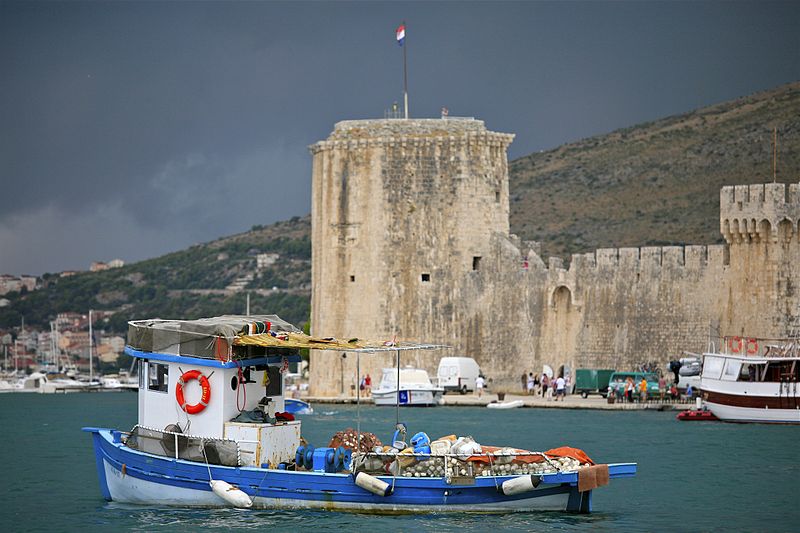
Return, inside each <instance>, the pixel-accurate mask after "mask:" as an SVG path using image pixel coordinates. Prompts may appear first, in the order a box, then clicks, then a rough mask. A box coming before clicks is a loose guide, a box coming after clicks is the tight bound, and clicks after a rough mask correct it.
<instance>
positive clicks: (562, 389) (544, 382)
mask: <svg viewBox="0 0 800 533" xmlns="http://www.w3.org/2000/svg"><path fill="white" fill-rule="evenodd" d="M520 381H521V384H522V393H523V394H527V395H529V396H539V395H541V396H542V398H545V399H547V400H549V399H551V398H553V399H554V401H558V400H559V398H560V399H561V401H562V402H563V401H564V400H565V399H566V395H567V389H568V388H569V378H568V377H567V378H566V379H565V378H564V376H558V377H557V378H551V377H550V376H548V375H547V374H544V373H543V374H542V377H541V378H540V377H539V374H534V373H533V372H528V373H527V374H525V373H523V374H522V378H521V379H520Z"/></svg>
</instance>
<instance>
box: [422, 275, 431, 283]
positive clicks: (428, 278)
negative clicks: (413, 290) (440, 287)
mask: <svg viewBox="0 0 800 533" xmlns="http://www.w3.org/2000/svg"><path fill="white" fill-rule="evenodd" d="M430 280H431V275H430V274H423V275H422V281H425V282H428V281H430Z"/></svg>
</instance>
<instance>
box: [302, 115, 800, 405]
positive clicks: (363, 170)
mask: <svg viewBox="0 0 800 533" xmlns="http://www.w3.org/2000/svg"><path fill="white" fill-rule="evenodd" d="M512 140H513V135H510V134H504V133H495V132H491V131H488V130H487V129H486V128H485V126H484V124H483V122H482V121H479V120H474V119H453V118H449V119H414V120H403V119H385V120H353V121H343V122H339V123H338V124H336V126H335V128H334V131H333V133H332V134H331V135H330V136H329V137H328V139H326V140H324V141H320V142H318V143H316V144H314V145H312V146H311V148H310V149H311V153H312V154H313V178H312V209H311V216H312V298H311V328H312V329H311V331H312V334H315V335H334V336H337V337H344V338H352V337H360V338H367V339H371V340H387V339H393V338H397V339H398V340H409V341H425V342H437V343H443V344H448V345H450V346H453V350H452V351H448V352H443V353H440V352H421V353H411V352H404V354H403V362H404V363H405V364H411V365H415V366H420V367H422V368H425V369H426V370H428V372H429V373H431V375H435V371H436V367H437V364H438V360H439V358H440V357H442V356H443V355H461V354H464V355H467V356H469V357H474V358H475V359H476V360H477V361H478V363H479V364H480V366H481V369H482V370H483V372H484V374H485V375H486V376H488V377H491V378H492V379H493V382H494V385H495V387H498V386H502V387H509V388H517V387H519V385H518V383H519V377H520V376H521V374H522V372H523V371H526V372H527V371H534V372H541V369H542V365H544V364H548V365H550V366H551V367H553V368H554V369H555V370H556V371H558V369H559V368H560V367H561V366H569V367H570V368H572V369H575V368H617V369H620V370H623V369H631V368H633V367H634V366H636V365H638V364H640V363H642V362H645V361H659V362H662V363H663V362H666V361H668V360H670V359H672V358H675V357H677V356H679V355H680V354H681V352H682V351H684V350H687V351H693V352H701V351H703V350H705V349H707V348H708V345H709V340H710V336H711V334H712V333H714V334H716V333H717V332H719V334H720V335H743V336H754V337H770V338H777V337H784V336H786V335H788V334H789V333H791V329H792V328H793V327H794V322H793V317H794V316H796V315H797V309H798V303H800V302H799V301H798V298H799V295H798V291H797V287H798V282H800V275H799V274H798V273H799V272H800V270H798V267H797V265H798V259H800V239H798V233H799V230H800V228H798V223H800V185H798V184H792V185H789V187H788V188H787V187H786V186H785V185H784V184H775V183H773V184H764V185H752V186H741V187H739V186H737V187H724V188H723V189H722V191H721V193H720V204H721V205H720V207H721V212H720V229H721V232H722V234H723V236H724V237H725V240H726V244H724V245H709V246H665V247H643V248H620V249H600V250H596V251H595V252H593V253H587V254H575V255H573V256H572V258H571V261H570V263H569V268H565V267H564V265H563V262H562V261H561V260H560V259H558V258H549V260H548V261H547V262H545V261H544V260H543V259H542V258H541V257H540V256H539V254H538V252H537V251H538V249H539V247H538V245H537V243H531V242H521V241H520V240H519V239H518V238H517V237H516V236H515V235H511V234H510V233H509V207H508V198H509V195H508V159H507V148H508V146H509V144H510V143H511V142H512ZM393 365H394V355H363V356H362V357H361V373H362V375H363V374H365V373H367V372H369V373H370V374H371V375H372V377H373V381H374V382H377V380H379V379H380V376H381V369H382V368H384V367H391V366H393ZM355 374H356V370H355V355H352V354H351V355H349V356H348V357H346V358H343V357H341V354H331V353H330V352H327V353H325V352H312V356H311V392H312V394H314V395H339V394H342V393H344V394H349V393H350V391H351V389H352V387H353V386H354V385H355V384H356V377H355ZM375 385H377V383H375Z"/></svg>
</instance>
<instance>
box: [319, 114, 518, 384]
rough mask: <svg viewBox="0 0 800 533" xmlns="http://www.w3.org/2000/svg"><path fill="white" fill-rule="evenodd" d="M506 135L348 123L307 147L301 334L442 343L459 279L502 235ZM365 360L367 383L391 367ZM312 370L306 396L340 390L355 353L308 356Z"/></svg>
mask: <svg viewBox="0 0 800 533" xmlns="http://www.w3.org/2000/svg"><path fill="white" fill-rule="evenodd" d="M513 138H514V136H513V135H510V134H504V133H495V132H491V131H488V130H487V129H486V127H485V126H484V123H483V122H482V121H480V120H474V119H456V118H442V119H412V120H405V119H384V120H351V121H343V122H339V123H337V124H336V126H335V128H334V131H333V133H331V135H330V136H329V137H328V138H327V139H326V140H324V141H320V142H318V143H316V144H314V145H312V146H311V147H310V149H311V153H312V154H313V177H312V208H311V213H312V297H311V328H312V333H313V334H323V335H335V336H349V337H362V338H370V339H374V340H380V339H392V338H393V337H395V336H396V337H397V339H398V340H417V341H429V342H443V343H448V344H449V343H452V342H453V341H454V336H455V335H456V333H457V331H458V330H460V328H458V327H456V326H455V323H456V321H458V320H459V317H458V309H459V303H458V298H459V294H458V292H459V290H458V287H459V282H460V280H463V278H464V276H468V275H469V273H470V272H475V271H479V270H480V268H481V261H482V260H483V258H484V257H485V256H486V255H487V254H488V253H489V251H490V250H489V243H490V239H491V237H492V236H493V235H496V234H500V235H503V236H506V237H507V236H508V233H509V225H508V224H509V223H508V220H509V216H508V212H509V207H508V160H507V148H508V146H509V144H510V143H511V142H512V140H513ZM411 357H424V356H420V355H416V356H411ZM436 358H437V359H438V355H437V356H436ZM365 359H366V358H364V359H362V369H364V370H362V373H364V372H370V373H371V374H372V375H373V379H374V380H378V379H380V368H381V367H382V366H391V361H390V359H389V358H388V357H386V358H384V357H378V356H371V357H370V358H369V360H365ZM407 362H408V363H410V364H414V363H416V364H421V365H422V366H423V367H428V369H429V370H430V362H428V361H420V360H410V361H407ZM311 372H312V379H311V382H312V387H313V388H314V390H313V393H314V394H322V395H335V394H339V393H347V392H349V390H350V388H351V386H352V385H353V384H354V380H355V361H354V357H353V356H351V357H350V359H347V358H343V357H336V358H335V359H334V358H332V357H331V356H330V355H326V354H313V353H312V362H311Z"/></svg>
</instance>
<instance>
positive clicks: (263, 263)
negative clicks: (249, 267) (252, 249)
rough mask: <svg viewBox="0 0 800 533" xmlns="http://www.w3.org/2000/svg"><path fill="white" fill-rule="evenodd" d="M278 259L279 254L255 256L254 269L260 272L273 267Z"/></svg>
mask: <svg viewBox="0 0 800 533" xmlns="http://www.w3.org/2000/svg"><path fill="white" fill-rule="evenodd" d="M279 257H280V255H279V254H258V255H257V256H256V268H258V269H259V270H262V269H264V268H267V267H268V266H271V265H274V264H275V262H276V261H277V260H278V258H279Z"/></svg>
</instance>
